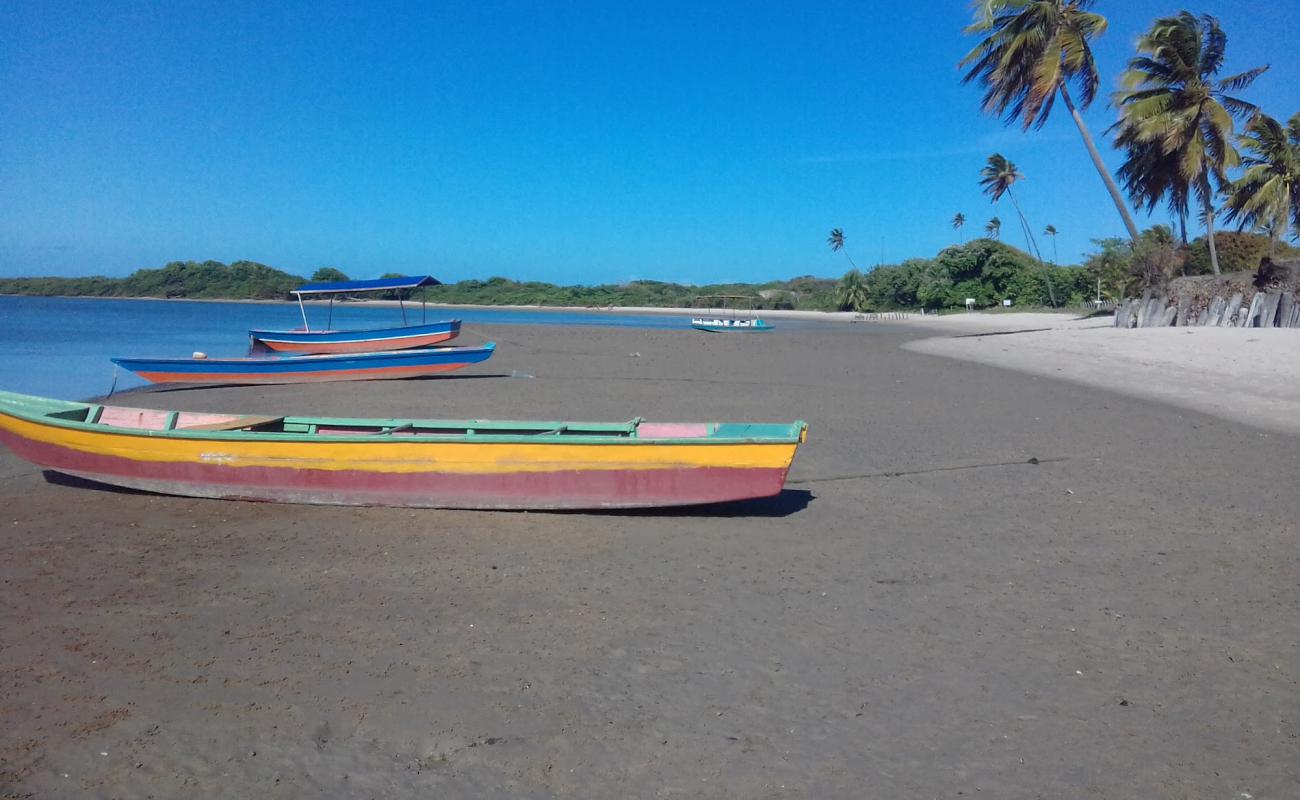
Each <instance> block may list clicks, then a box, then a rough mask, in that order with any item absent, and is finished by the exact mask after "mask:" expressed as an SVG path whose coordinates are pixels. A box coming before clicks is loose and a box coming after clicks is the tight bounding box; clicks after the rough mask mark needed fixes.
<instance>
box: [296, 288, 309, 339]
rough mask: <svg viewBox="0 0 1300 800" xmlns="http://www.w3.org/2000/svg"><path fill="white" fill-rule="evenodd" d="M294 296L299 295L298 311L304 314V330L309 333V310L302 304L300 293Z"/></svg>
mask: <svg viewBox="0 0 1300 800" xmlns="http://www.w3.org/2000/svg"><path fill="white" fill-rule="evenodd" d="M294 294H296V295H298V310H299V311H301V312H302V329H303V330H304V331H309V330H311V326H310V325H308V324H307V309H306V307H305V306H303V304H302V294H301V293H300V292H294Z"/></svg>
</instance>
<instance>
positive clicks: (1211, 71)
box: [1113, 11, 1268, 275]
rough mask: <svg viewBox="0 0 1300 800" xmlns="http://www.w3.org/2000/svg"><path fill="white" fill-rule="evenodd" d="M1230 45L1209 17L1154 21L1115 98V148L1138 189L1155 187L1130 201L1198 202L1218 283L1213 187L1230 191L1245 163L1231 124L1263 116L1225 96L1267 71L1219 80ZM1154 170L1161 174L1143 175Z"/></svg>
mask: <svg viewBox="0 0 1300 800" xmlns="http://www.w3.org/2000/svg"><path fill="white" fill-rule="evenodd" d="M1227 45H1228V36H1227V34H1226V33H1224V32H1223V28H1221V27H1220V26H1219V21H1218V20H1217V19H1215V18H1214V17H1212V16H1210V15H1208V14H1203V15H1201V16H1199V17H1198V16H1196V15H1195V14H1192V13H1191V12H1188V11H1182V12H1180V13H1179V14H1178V15H1177V16H1173V17H1162V18H1160V19H1157V20H1156V21H1155V23H1154V24H1153V25H1152V27H1151V30H1150V31H1148V32H1147V33H1146V34H1144V35H1143V36H1142V37H1141V38H1140V39H1139V40H1138V45H1137V51H1138V54H1137V56H1135V57H1134V58H1132V59H1131V60H1130V61H1129V67H1128V70H1127V71H1126V72H1125V73H1124V75H1123V77H1122V78H1121V83H1122V85H1123V87H1124V88H1123V89H1122V90H1120V91H1119V92H1116V93H1115V95H1114V98H1113V101H1114V103H1115V105H1116V106H1118V107H1119V110H1120V119H1119V122H1117V123H1116V124H1115V126H1114V129H1115V130H1117V131H1118V133H1117V135H1116V139H1115V142H1116V144H1117V145H1118V146H1120V147H1124V148H1126V149H1127V151H1128V159H1127V160H1126V162H1125V166H1126V167H1129V170H1128V173H1127V174H1129V175H1132V180H1133V181H1134V182H1136V184H1137V185H1138V186H1139V187H1142V184H1143V181H1144V179H1150V180H1151V181H1153V182H1154V183H1155V184H1156V185H1154V186H1146V187H1142V188H1139V190H1138V191H1137V192H1132V191H1131V192H1130V196H1132V197H1133V198H1134V201H1135V202H1140V201H1141V199H1142V198H1144V197H1146V198H1149V197H1151V196H1152V195H1153V194H1157V193H1161V192H1163V193H1166V194H1168V193H1174V194H1173V195H1171V197H1173V196H1181V197H1183V198H1190V197H1192V196H1195V197H1196V199H1197V201H1199V203H1200V206H1201V208H1200V212H1201V217H1202V220H1203V222H1204V223H1205V238H1206V242H1207V243H1208V244H1209V248H1210V266H1211V268H1212V269H1213V270H1214V274H1215V275H1218V274H1219V272H1220V270H1219V254H1218V249H1217V247H1216V246H1215V241H1214V218H1215V214H1216V212H1215V209H1214V195H1215V186H1216V185H1217V186H1218V187H1220V188H1221V187H1223V186H1226V185H1227V183H1228V176H1227V172H1228V170H1230V169H1232V168H1234V167H1236V166H1237V165H1238V163H1239V161H1240V156H1239V155H1238V153H1237V149H1236V147H1234V146H1233V131H1234V124H1233V118H1234V117H1240V118H1245V117H1249V116H1251V115H1253V114H1255V113H1256V112H1257V111H1258V109H1257V108H1256V107H1255V106H1254V105H1253V104H1251V103H1248V102H1246V101H1245V100H1242V99H1240V98H1238V97H1234V96H1232V95H1229V94H1228V92H1238V91H1241V90H1242V89H1245V88H1247V87H1248V86H1250V84H1251V83H1253V82H1254V81H1255V79H1256V78H1258V77H1259V76H1260V75H1261V74H1263V73H1264V71H1265V70H1267V69H1268V67H1267V66H1264V67H1256V68H1254V69H1250V70H1247V71H1245V72H1241V73H1238V74H1236V75H1232V76H1230V77H1227V78H1216V76H1217V75H1218V73H1219V70H1220V68H1222V66H1223V61H1224V56H1225V52H1226V50H1227ZM1161 159H1169V160H1168V161H1163V160H1161ZM1153 165H1155V166H1157V167H1160V169H1159V170H1157V171H1156V172H1154V173H1146V172H1144V171H1143V168H1144V167H1145V168H1151V167H1152V166H1153ZM1175 165H1176V168H1175ZM1162 184H1163V186H1162Z"/></svg>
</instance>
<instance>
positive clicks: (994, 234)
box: [984, 217, 1002, 239]
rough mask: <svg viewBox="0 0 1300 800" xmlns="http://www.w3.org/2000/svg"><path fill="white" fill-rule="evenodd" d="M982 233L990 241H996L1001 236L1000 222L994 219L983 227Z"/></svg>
mask: <svg viewBox="0 0 1300 800" xmlns="http://www.w3.org/2000/svg"><path fill="white" fill-rule="evenodd" d="M984 233H986V234H988V237H989V238H990V239H997V238H999V237H1000V236H1001V235H1002V220H1000V219H998V218H997V217H994V218H993V219H991V220H989V221H988V223H986V224H985V225H984Z"/></svg>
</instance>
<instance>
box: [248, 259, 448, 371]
mask: <svg viewBox="0 0 1300 800" xmlns="http://www.w3.org/2000/svg"><path fill="white" fill-rule="evenodd" d="M439 283H440V282H439V281H438V280H437V279H436V278H433V277H432V276H429V275H418V276H411V277H400V278H378V279H376V280H368V281H332V282H328V283H309V284H306V285H305V286H300V287H298V288H297V289H294V290H293V292H292V293H293V294H294V295H296V296H297V298H298V309H299V311H301V312H302V328H301V329H299V330H292V331H284V330H251V331H249V332H248V339H249V345H250V350H251V351H252V352H254V353H258V352H267V351H272V352H277V353H292V354H300V355H303V354H311V353H374V352H377V351H386V350H405V349H408V348H412V347H429V346H432V345H436V344H442V343H443V342H447V341H450V340H452V339H454V338H456V336H457V335H459V334H460V320H457V319H453V320H441V321H438V322H425V309H426V304H425V303H424V302H423V298H422V301H421V304H420V320H421V321H420V324H419V325H408V324H407V322H406V304H405V302H404V301H403V299H402V294H401V292H409V291H411V290H414V289H423V288H424V287H426V286H437V285H439ZM360 292H397V293H398V295H397V297H398V300H397V304H398V307H399V308H400V309H401V312H402V325H401V327H394V328H367V329H364V330H344V331H336V330H331V329H330V324H331V323H332V322H333V321H334V298H335V297H336V296H338V295H345V294H356V293H360ZM304 296H308V297H320V296H325V297H328V298H329V317H328V319H327V321H326V323H325V327H324V328H323V329H319V330H312V329H311V325H310V324H309V323H308V322H307V308H306V306H305V305H304V304H303V297H304Z"/></svg>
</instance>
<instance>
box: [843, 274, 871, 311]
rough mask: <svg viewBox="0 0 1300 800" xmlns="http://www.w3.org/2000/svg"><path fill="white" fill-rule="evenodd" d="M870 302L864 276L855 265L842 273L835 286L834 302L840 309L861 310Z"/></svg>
mask: <svg viewBox="0 0 1300 800" xmlns="http://www.w3.org/2000/svg"><path fill="white" fill-rule="evenodd" d="M870 303H871V293H870V292H869V291H868V290H867V281H866V278H865V276H863V274H862V273H861V272H860V271H859V270H858V269H857V268H856V267H855V268H853V269H851V270H849V271H848V272H846V273H844V277H843V278H840V282H839V285H837V286H836V287H835V304H836V305H837V306H838V307H839V309H840V310H841V311H862V310H864V309H865V308H866V307H867V306H868V305H869V304H870Z"/></svg>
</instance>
